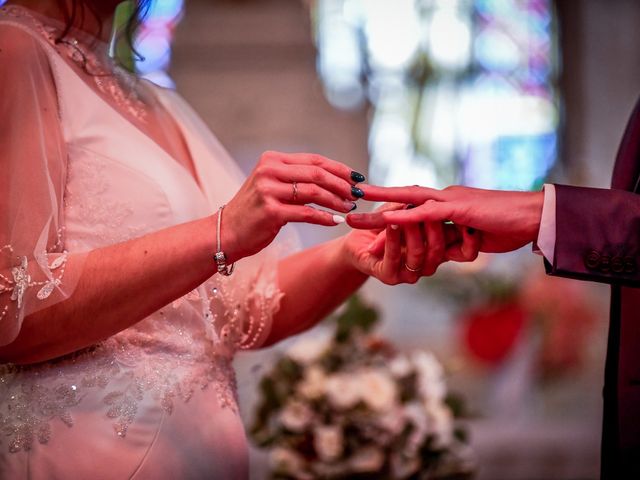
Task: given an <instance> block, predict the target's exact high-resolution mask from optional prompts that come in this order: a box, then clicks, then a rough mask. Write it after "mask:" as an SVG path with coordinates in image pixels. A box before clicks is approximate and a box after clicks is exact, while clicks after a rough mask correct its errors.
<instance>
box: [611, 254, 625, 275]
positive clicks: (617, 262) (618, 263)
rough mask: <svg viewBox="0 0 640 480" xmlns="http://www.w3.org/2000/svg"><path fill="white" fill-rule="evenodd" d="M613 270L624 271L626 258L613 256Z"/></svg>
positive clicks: (616, 271)
mask: <svg viewBox="0 0 640 480" xmlns="http://www.w3.org/2000/svg"><path fill="white" fill-rule="evenodd" d="M611 271H612V272H615V273H622V272H624V259H623V258H622V257H613V258H612V259H611Z"/></svg>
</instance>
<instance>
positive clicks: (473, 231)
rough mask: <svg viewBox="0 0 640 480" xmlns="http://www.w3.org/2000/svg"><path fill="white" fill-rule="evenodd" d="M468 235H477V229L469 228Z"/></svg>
mask: <svg viewBox="0 0 640 480" xmlns="http://www.w3.org/2000/svg"><path fill="white" fill-rule="evenodd" d="M467 233H468V234H469V235H473V234H474V233H476V229H475V228H473V227H467Z"/></svg>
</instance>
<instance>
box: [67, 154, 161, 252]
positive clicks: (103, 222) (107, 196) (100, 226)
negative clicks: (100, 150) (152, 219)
mask: <svg viewBox="0 0 640 480" xmlns="http://www.w3.org/2000/svg"><path fill="white" fill-rule="evenodd" d="M110 162H111V161H110V160H108V159H105V158H103V157H101V156H99V155H92V154H88V155H86V156H85V157H83V159H82V161H77V162H76V161H69V163H68V166H67V168H68V181H67V184H66V187H65V195H64V206H65V211H67V212H69V211H74V212H75V215H76V216H77V219H78V221H79V222H81V223H83V224H85V225H91V232H89V233H87V235H88V236H89V237H90V238H91V239H95V238H99V239H100V241H101V243H102V244H103V245H109V244H114V243H119V242H124V241H126V240H130V239H132V238H135V237H138V236H140V235H141V234H143V233H146V232H147V231H148V227H147V226H146V225H141V224H132V225H127V222H126V221H127V219H128V218H129V217H130V216H131V215H132V214H133V213H134V205H133V203H132V202H131V201H130V200H124V199H116V198H117V196H115V195H113V194H112V189H113V185H111V182H110V181H109V180H108V179H109V178H110V177H109V176H108V175H106V171H107V170H108V169H109V168H110ZM71 185H74V186H75V187H76V188H78V189H79V190H80V191H82V192H91V195H78V198H76V191H75V190H74V188H73V187H71Z"/></svg>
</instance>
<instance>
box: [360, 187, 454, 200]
mask: <svg viewBox="0 0 640 480" xmlns="http://www.w3.org/2000/svg"><path fill="white" fill-rule="evenodd" d="M361 188H362V191H363V192H364V198H366V199H367V200H371V201H379V202H400V203H413V204H415V205H419V204H421V203H424V202H426V201H427V200H444V194H443V192H442V190H436V189H433V188H427V187H420V186H417V185H415V186H412V187H378V186H376V185H362V187H361Z"/></svg>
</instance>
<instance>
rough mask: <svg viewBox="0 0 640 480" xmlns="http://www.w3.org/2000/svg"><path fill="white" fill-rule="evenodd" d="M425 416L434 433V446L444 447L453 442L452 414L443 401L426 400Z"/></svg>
mask: <svg viewBox="0 0 640 480" xmlns="http://www.w3.org/2000/svg"><path fill="white" fill-rule="evenodd" d="M427 416H428V418H429V424H430V427H431V428H430V430H431V433H432V434H433V435H434V446H435V447H436V448H444V447H447V446H449V445H450V444H451V443H452V442H453V414H452V413H451V410H450V409H449V407H447V406H446V405H445V404H443V403H437V402H427Z"/></svg>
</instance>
